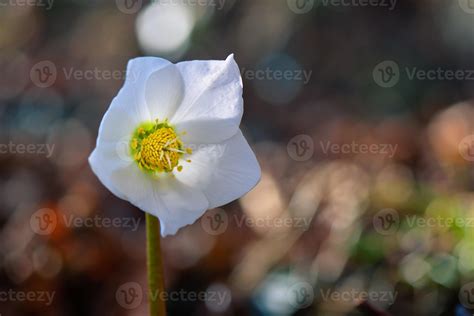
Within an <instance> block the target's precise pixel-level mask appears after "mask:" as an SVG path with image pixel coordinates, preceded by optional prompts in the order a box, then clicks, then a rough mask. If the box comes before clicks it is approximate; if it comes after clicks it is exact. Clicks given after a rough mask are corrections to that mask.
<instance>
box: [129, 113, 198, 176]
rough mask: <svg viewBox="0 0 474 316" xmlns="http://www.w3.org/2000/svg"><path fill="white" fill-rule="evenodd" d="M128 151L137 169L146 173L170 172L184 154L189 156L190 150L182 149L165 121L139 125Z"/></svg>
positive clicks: (173, 131) (181, 167) (174, 133)
mask: <svg viewBox="0 0 474 316" xmlns="http://www.w3.org/2000/svg"><path fill="white" fill-rule="evenodd" d="M130 149H131V153H132V155H133V158H134V160H135V161H136V162H137V164H138V167H139V168H140V169H141V170H143V171H146V172H148V173H152V174H156V173H160V172H171V171H173V169H174V168H175V167H177V170H178V171H181V170H182V169H183V166H181V165H179V161H180V158H181V157H182V156H183V155H184V154H191V149H189V148H184V145H183V142H182V141H181V140H180V139H179V137H178V135H177V134H176V132H175V130H174V128H173V127H172V126H170V125H169V124H168V122H167V121H163V122H161V123H160V122H159V121H158V120H156V122H150V123H143V124H141V125H140V126H139V127H138V128H137V129H136V130H135V132H134V133H133V136H132V139H131V141H130Z"/></svg>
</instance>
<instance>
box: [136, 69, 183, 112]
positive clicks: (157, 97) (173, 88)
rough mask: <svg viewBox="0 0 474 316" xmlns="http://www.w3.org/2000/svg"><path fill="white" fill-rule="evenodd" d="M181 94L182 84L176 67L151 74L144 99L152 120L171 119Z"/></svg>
mask: <svg viewBox="0 0 474 316" xmlns="http://www.w3.org/2000/svg"><path fill="white" fill-rule="evenodd" d="M183 94H184V83H183V79H182V78H181V73H180V72H179V70H178V68H177V67H176V65H173V64H170V65H168V66H166V67H164V68H162V69H160V70H157V71H155V72H154V73H152V74H151V75H150V76H149V77H148V79H147V81H146V85H145V99H146V102H147V105H148V109H149V110H150V116H151V117H152V119H153V120H155V119H160V120H163V119H169V118H171V117H172V116H173V114H174V113H175V111H176V109H177V108H178V106H179V105H180V104H181V100H182V98H183Z"/></svg>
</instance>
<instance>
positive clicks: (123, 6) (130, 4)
mask: <svg viewBox="0 0 474 316" xmlns="http://www.w3.org/2000/svg"><path fill="white" fill-rule="evenodd" d="M115 4H116V5H117V8H118V9H119V10H120V11H121V12H123V13H125V14H135V13H137V12H138V10H140V9H141V8H142V5H143V1H142V0H115Z"/></svg>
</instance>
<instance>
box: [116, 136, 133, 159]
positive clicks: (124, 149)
mask: <svg viewBox="0 0 474 316" xmlns="http://www.w3.org/2000/svg"><path fill="white" fill-rule="evenodd" d="M115 152H116V153H117V156H118V157H119V158H120V160H122V161H125V162H132V161H133V158H132V154H131V152H130V140H129V138H128V137H123V138H122V139H120V140H119V141H118V142H117V143H116V144H115Z"/></svg>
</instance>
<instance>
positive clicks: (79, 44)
mask: <svg viewBox="0 0 474 316" xmlns="http://www.w3.org/2000/svg"><path fill="white" fill-rule="evenodd" d="M230 53H235V58H236V60H237V62H238V64H239V66H240V67H241V72H242V77H243V81H244V100H245V114H244V118H243V120H242V130H243V131H244V134H245V135H246V137H247V138H248V139H249V142H250V143H251V146H252V148H253V149H254V151H255V152H256V154H257V158H258V159H259V162H260V164H261V167H262V180H261V182H260V184H259V185H258V186H257V187H256V188H255V189H254V190H252V191H251V192H250V193H248V194H247V195H245V196H244V197H243V198H241V199H240V200H239V201H235V202H233V203H231V204H229V205H227V206H224V207H222V208H220V209H213V210H209V211H208V212H207V213H206V214H205V216H204V217H203V218H202V219H201V220H199V221H198V222H196V223H195V224H194V225H191V226H188V227H186V228H183V229H181V230H180V231H179V232H178V234H177V235H176V236H172V237H167V238H165V239H163V241H162V246H163V248H164V249H163V251H164V254H163V256H164V265H165V278H166V287H167V290H168V292H167V295H168V296H167V298H166V301H167V306H168V313H169V315H262V316H267V315H270V316H273V315H277V316H280V315H281V316H284V315H328V316H339V315H430V316H433V315H456V316H465V315H473V313H474V282H473V281H474V278H473V277H474V195H473V193H472V190H473V188H474V173H473V169H472V164H473V161H474V103H473V102H472V99H473V97H474V59H473V56H474V0H459V1H458V0H449V1H448V0H446V1H444V0H443V1H442V0H432V1H429V0H418V1H415V0H398V1H396V0H161V1H160V0H156V1H152V2H149V1H141V0H116V1H98V0H84V1H80V0H61V1H59V0H50V1H47V0H0V315H1V316H17V315H47V316H56V315H68V316H69V315H70V316H74V315H147V313H148V309H147V298H146V262H145V260H146V258H145V230H144V228H145V227H144V214H143V213H142V212H141V211H140V210H138V209H136V208H134V207H133V206H132V205H131V204H129V203H127V202H125V201H122V200H120V199H118V198H116V197H115V196H113V195H112V194H111V193H110V192H109V191H107V190H106V189H105V187H104V186H103V185H102V184H101V183H100V182H99V181H98V179H97V178H96V177H95V175H94V174H93V173H92V171H91V169H90V167H89V165H88V163H87V157H88V155H89V154H90V152H91V151H92V149H93V147H94V144H95V139H96V136H97V130H98V126H99V123H100V120H101V118H102V116H103V114H104V112H105V111H106V109H107V108H108V106H109V104H110V102H111V100H112V98H113V97H114V96H115V94H116V93H117V91H118V90H119V89H120V87H121V85H122V84H123V81H124V79H125V69H126V64H127V61H128V60H129V59H130V58H133V57H137V56H144V55H152V56H159V57H163V58H167V59H170V60H172V61H174V62H179V61H182V60H194V59H225V58H226V57H227V56H228V55H229V54H230Z"/></svg>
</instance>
